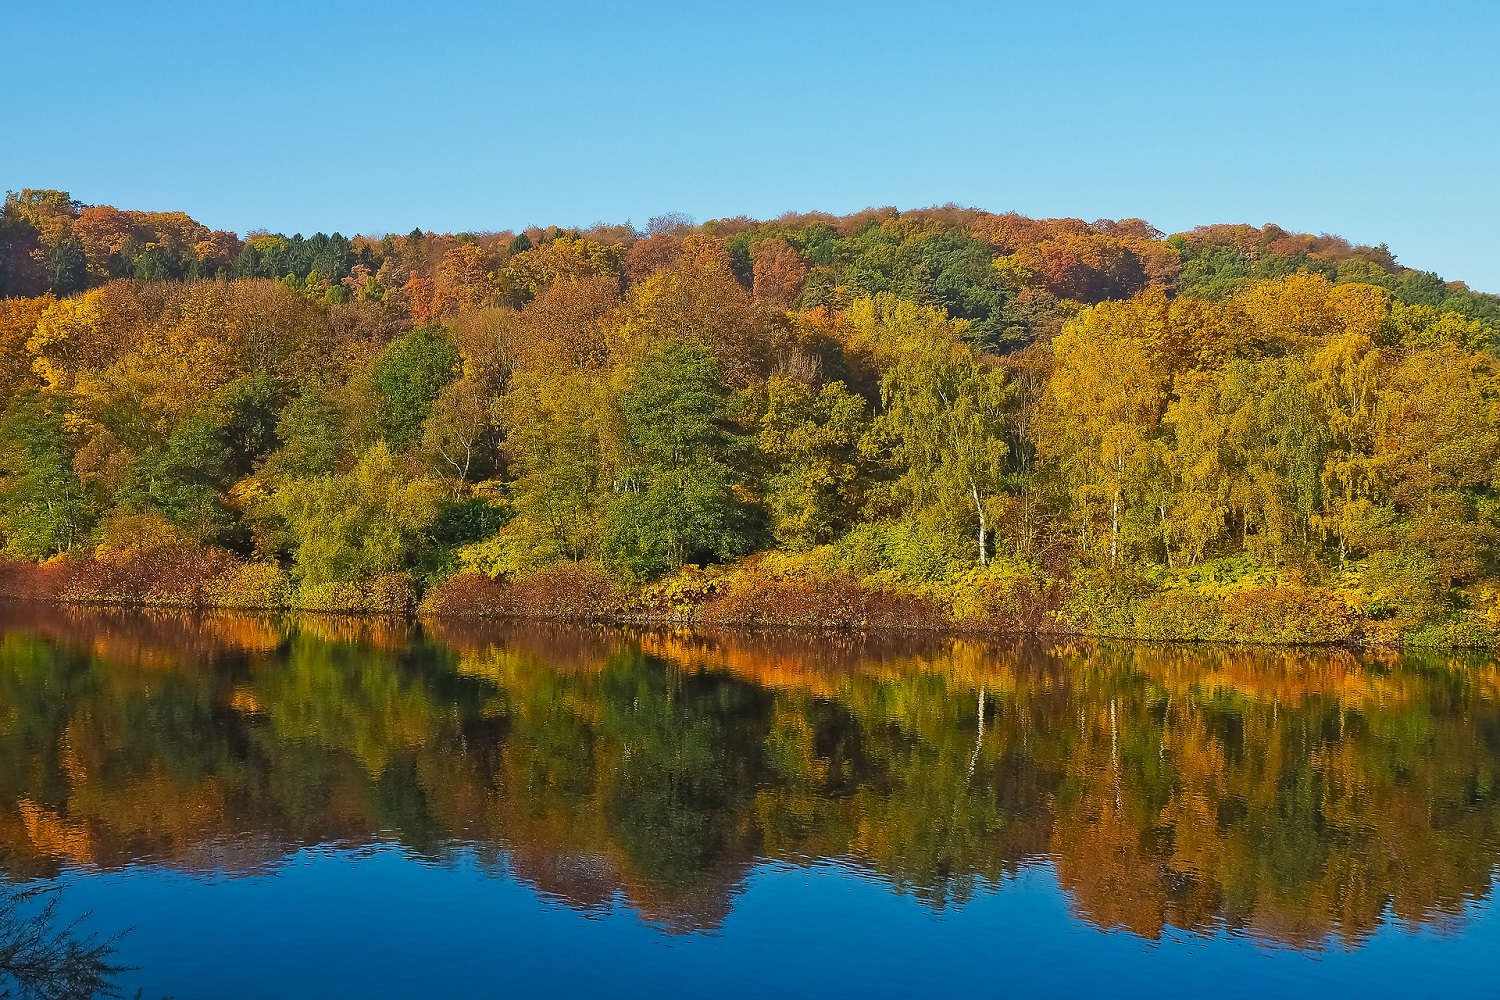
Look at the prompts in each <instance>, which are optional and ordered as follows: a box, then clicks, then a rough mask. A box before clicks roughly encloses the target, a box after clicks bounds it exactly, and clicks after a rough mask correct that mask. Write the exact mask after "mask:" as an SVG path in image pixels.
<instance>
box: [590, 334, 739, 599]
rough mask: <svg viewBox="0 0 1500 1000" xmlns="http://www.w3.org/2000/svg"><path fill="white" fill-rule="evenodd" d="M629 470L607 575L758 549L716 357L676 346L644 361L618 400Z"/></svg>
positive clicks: (613, 519)
mask: <svg viewBox="0 0 1500 1000" xmlns="http://www.w3.org/2000/svg"><path fill="white" fill-rule="evenodd" d="M620 410H621V416H622V418H623V422H624V431H625V445H626V449H627V455H628V459H627V465H626V468H625V471H624V474H623V476H622V486H621V489H620V491H619V492H618V493H617V494H616V495H615V496H614V497H613V498H611V502H610V506H609V508H608V512H607V518H608V521H607V525H606V528H605V534H604V538H603V542H602V550H603V554H604V557H605V561H606V563H607V564H609V565H610V566H612V567H614V568H616V569H618V570H622V571H625V572H628V573H630V574H633V575H635V576H637V577H641V578H650V577H653V576H656V575H658V574H660V573H662V572H664V571H665V570H667V569H670V568H672V567H674V566H680V565H682V564H683V563H687V562H702V561H712V560H717V559H730V558H734V557H735V556H739V555H744V554H746V553H748V552H750V551H752V550H753V548H754V545H755V541H756V535H757V534H758V528H759V525H758V523H757V519H756V517H755V516H754V514H753V512H752V511H751V510H750V509H749V507H748V505H747V504H746V503H745V502H744V501H743V500H742V499H741V496H740V494H739V492H738V491H737V489H736V488H737V487H739V486H740V485H741V484H740V473H739V472H737V470H736V469H735V467H734V465H733V464H732V460H733V457H734V455H735V454H736V453H737V452H739V451H741V450H743V449H744V448H745V447H746V444H745V442H744V441H743V440H742V439H741V437H740V436H739V435H738V434H736V433H735V432H734V430H733V429H732V428H731V427H730V426H729V392H728V389H727V388H726V387H725V386H724V384H723V382H722V381H721V380H720V378H719V374H718V363H717V362H716V361H715V359H714V357H713V355H712V354H710V353H709V352H708V351H706V350H705V349H703V348H701V347H697V346H695V345H690V344H684V343H681V342H674V343H671V344H668V345H667V346H666V347H664V348H662V349H661V350H660V351H657V352H654V353H652V354H650V355H648V356H647V357H645V358H643V359H642V361H641V363H640V364H639V365H638V366H637V368H636V371H635V373H634V377H633V379H632V382H631V386H630V388H629V389H628V390H626V392H625V393H624V394H623V395H622V397H621V401H620Z"/></svg>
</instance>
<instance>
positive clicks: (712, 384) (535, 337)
mask: <svg viewBox="0 0 1500 1000" xmlns="http://www.w3.org/2000/svg"><path fill="white" fill-rule="evenodd" d="M0 294H3V295H5V296H6V297H5V298H3V299H0V406H3V412H0V533H3V540H4V546H5V550H6V552H7V554H8V555H9V556H10V557H12V559H14V560H22V561H33V562H36V561H42V562H45V563H46V565H48V566H53V567H66V568H67V572H68V573H69V574H71V575H69V576H68V577H67V580H68V582H67V583H66V585H64V586H62V591H63V592H65V594H70V595H72V596H74V597H77V598H88V597H95V598H100V599H108V598H110V597H112V596H114V597H118V596H120V595H122V594H125V593H127V592H128V593H129V594H130V595H133V597H134V598H137V599H152V595H153V594H154V595H155V599H158V600H161V601H165V602H168V603H171V602H174V601H175V602H178V603H181V602H184V601H189V602H208V603H223V604H240V605H257V606H260V605H263V606H307V607H328V608H335V607H351V608H352V607H362V606H367V605H369V604H370V601H371V600H372V598H371V596H370V595H372V594H381V595H387V597H388V598H389V602H390V603H393V604H396V605H405V604H409V603H412V602H415V601H417V600H419V599H423V598H424V595H425V599H426V600H427V602H428V606H429V607H432V608H445V607H458V606H463V607H467V608H471V609H473V608H479V609H481V610H482V607H483V604H484V600H483V599H481V598H483V595H486V594H491V593H493V592H495V591H496V589H497V588H498V589H504V588H507V587H510V588H514V587H519V586H525V585H527V583H528V581H532V582H534V581H537V580H554V581H556V580H563V579H566V580H577V579H584V578H586V579H587V580H589V581H591V583H590V586H595V587H600V588H605V589H608V590H610V592H611V593H614V594H616V595H620V594H626V595H633V596H631V597H625V598H619V600H618V601H617V604H619V606H620V607H634V608H635V609H636V610H641V609H646V611H651V610H653V609H656V610H660V609H662V608H666V609H668V610H671V609H677V610H678V611H681V610H682V609H684V608H686V609H688V610H687V611H686V612H684V613H687V614H692V613H693V611H692V609H694V608H700V607H704V606H707V605H711V604H713V603H714V602H715V601H720V602H722V601H723V600H724V599H726V598H727V597H728V596H732V595H735V594H739V595H741V596H742V597H743V596H744V595H745V594H753V593H757V592H759V593H762V594H764V595H768V597H769V598H770V600H769V601H768V603H767V607H769V608H770V610H769V611H768V612H767V613H768V614H770V615H771V616H772V617H775V615H776V614H777V611H776V608H778V607H780V606H781V605H780V604H778V603H777V602H778V601H783V602H785V601H792V600H793V599H794V598H796V599H797V600H802V601H803V604H804V605H805V604H806V600H810V599H811V598H808V597H807V595H808V594H810V593H813V592H828V591H829V587H830V583H831V582H836V583H838V584H840V585H847V586H848V587H850V588H852V590H851V593H856V592H857V594H859V595H861V596H860V598H859V599H860V600H861V601H864V602H865V603H864V604H861V605H859V606H860V607H861V608H865V609H868V607H870V606H872V605H870V603H869V602H871V601H874V600H877V599H883V598H891V599H895V598H901V599H903V600H908V601H909V602H916V603H915V604H912V603H908V604H903V605H900V606H901V607H916V606H917V605H920V606H921V607H922V608H924V609H926V610H927V612H930V613H931V614H932V615H935V616H936V618H938V619H942V620H945V621H949V622H954V623H963V622H969V623H984V622H986V621H989V622H1002V621H1011V620H1012V619H1015V618H1016V617H1017V615H1018V614H1019V612H1018V611H1017V609H1018V608H1021V607H1023V606H1024V607H1030V608H1034V609H1039V613H1038V614H1037V615H1032V616H1031V617H1029V618H1027V621H1028V622H1029V623H1030V625H1031V627H1040V628H1053V629H1063V630H1072V631H1092V632H1098V633H1106V634H1120V635H1154V636H1163V637H1175V638H1221V637H1231V636H1232V635H1237V636H1238V637H1245V636H1244V635H1243V634H1241V633H1243V630H1244V628H1245V627H1249V628H1251V630H1252V631H1251V635H1250V637H1255V638H1266V639H1280V640H1293V639H1314V640H1319V639H1377V640H1391V641H1398V640H1399V641H1407V642H1429V643H1439V644H1444V643H1449V644H1451V643H1469V644H1488V643H1490V642H1492V641H1493V637H1494V634H1495V633H1494V625H1495V624H1496V623H1497V622H1500V611H1497V602H1496V597H1497V594H1500V590H1497V588H1496V586H1495V581H1496V579H1497V575H1500V574H1497V571H1496V566H1495V546H1496V541H1497V537H1500V536H1497V528H1500V521H1497V519H1496V504H1495V500H1496V497H1497V492H1496V469H1495V461H1496V458H1497V449H1500V414H1497V410H1496V400H1497V398H1500V383H1497V380H1496V379H1497V372H1496V368H1495V330H1496V328H1497V325H1500V298H1497V297H1496V296H1492V295H1485V294H1481V293H1477V292H1474V291H1472V290H1470V289H1468V288H1466V287H1465V286H1463V285H1462V284H1461V283H1457V282H1444V281H1442V280H1441V279H1440V278H1438V277H1437V276H1436V275H1433V274H1429V273H1424V272H1418V271H1413V270H1411V269H1408V268H1404V267H1402V266H1400V265H1399V264H1398V263H1397V262H1396V260H1395V258H1394V257H1393V256H1392V255H1391V253H1390V251H1389V250H1388V249H1387V248H1385V247H1373V248H1372V247H1359V246H1352V245H1350V244H1349V243H1347V242H1345V241H1343V240H1341V239H1338V238H1336V237H1331V236H1310V235H1305V234H1295V233H1289V232H1286V231H1285V230H1282V229H1279V228H1278V227H1275V226H1265V227H1260V228H1256V227H1251V226H1206V227H1201V228H1199V229H1195V230H1192V231H1189V232H1186V233H1181V234H1177V235H1174V236H1171V237H1167V236H1165V235H1164V234H1162V233H1160V232H1159V231H1157V230H1155V229H1153V228H1152V227H1151V226H1149V225H1148V224H1147V223H1145V222H1142V221H1141V220H1123V221H1111V220H1099V221H1096V222H1083V221H1081V220H1076V219H1041V220H1038V219H1028V218H1024V217H1021V216H1018V215H1014V214H1000V215H997V214H993V213H987V212H982V211H978V210H971V209H960V208H955V207H952V206H947V207H942V208H934V209H926V210H920V211H911V212H898V211H896V210H894V209H876V210H869V211H866V212H862V213H857V214H855V215H851V216H844V217H834V216H825V215H816V214H814V215H801V216H786V217H783V218H780V219H776V220H770V221H755V220H751V219H745V218H737V219H721V220H714V221H711V222H708V223H704V224H702V225H696V224H694V223H692V221H691V220H688V219H685V218H681V217H676V216H665V217H662V218H659V219H654V220H652V221H651V223H650V224H649V225H648V227H647V228H646V230H644V231H637V230H636V229H634V228H633V227H630V226H628V225H625V226H607V225H597V226H594V227H590V228H589V229H585V230H570V229H563V228H558V227H551V228H548V229H531V230H527V231H526V232H522V233H480V234H472V233H460V234H451V235H443V234H434V233H425V232H422V231H420V230H417V231H413V232H412V233H410V234H408V235H407V236H403V237H395V236H385V237H379V238H372V237H354V238H345V237H343V236H341V235H339V234H334V235H332V236H328V235H325V234H316V235H314V236H312V237H310V238H304V237H302V236H301V235H296V236H291V237H287V236H284V235H279V234H268V233H253V234H250V235H249V236H247V237H245V238H243V239H241V238H239V237H238V236H236V235H235V234H231V233H225V232H218V231H210V230H209V229H207V227H204V226H202V225H201V224H199V223H197V222H195V221H194V220H192V219H191V218H189V217H188V216H186V215H184V214H182V213H176V212H167V213H161V212H155V213H153V212H126V211H121V210H118V209H115V208H112V207H109V206H84V205H81V204H79V203H78V202H76V201H74V200H73V199H71V198H70V197H69V196H68V195H66V194H65V193H62V192H56V191H35V190H28V191H23V192H20V193H19V194H14V193H13V194H11V195H9V196H7V199H6V201H5V206H4V211H3V214H0ZM153 553H155V554H156V556H152V554H153ZM161 553H176V554H177V555H178V556H181V557H182V558H178V559H177V561H176V562H171V561H170V560H169V561H168V562H167V563H163V562H161V558H164V557H161V556H160V554H161ZM184 553H190V554H191V558H190V559H189V558H187V557H186V556H184V555H183V554H184ZM148 557H151V558H157V561H156V562H151V561H150V559H149V558H148ZM143 560H144V561H143ZM169 564H170V567H171V568H172V570H171V572H166V573H163V572H161V571H160V570H161V567H162V566H166V565H169ZM132 565H136V566H137V567H138V569H139V567H146V566H150V567H155V568H153V569H152V570H151V572H150V573H146V572H145V570H140V571H139V572H137V574H136V575H137V576H138V577H141V578H142V579H144V578H145V577H146V576H150V577H151V578H152V580H151V586H150V587H146V586H145V585H144V584H142V585H141V586H137V587H136V588H135V589H134V590H131V589H130V586H127V585H126V583H123V582H121V581H124V580H127V578H129V577H130V567H131V566H132ZM13 571H14V567H13ZM569 574H571V575H569ZM174 575H176V576H182V577H183V578H184V579H187V578H189V577H190V578H191V581H190V582H191V586H188V585H187V584H183V586H182V587H179V588H178V590H177V591H174V590H173V589H172V585H171V579H172V578H173V577H174ZM163 577H165V582H163V581H162V579H161V578H163ZM112 588H113V589H112ZM142 588H144V589H142ZM152 588H154V589H152ZM487 588H488V589H487ZM184 594H188V595H189V596H187V597H184V596H183V595H184ZM466 595H467V596H466ZM475 595H479V596H478V597H476V596H475ZM798 595H801V596H798ZM382 600H385V598H382ZM632 600H634V601H635V604H634V605H632V604H631V601H632ZM466 601H467V603H465V602H466ZM377 603H379V602H377ZM563 606H564V607H566V602H564V604H563ZM799 606H800V605H799ZM823 613H824V612H818V614H823ZM859 614H866V611H861V612H860V613H859ZM784 617H792V616H791V614H790V612H788V613H787V614H786V615H784ZM813 617H817V614H813ZM825 617H832V618H837V617H838V615H837V614H836V613H835V611H833V610H828V611H827V612H826V614H825ZM846 617H848V616H847V615H846ZM1022 617H1025V616H1022ZM858 618H859V615H858V614H856V615H854V616H853V619H851V621H852V620H854V619H858ZM840 621H841V622H842V621H843V620H842V619H840ZM855 623H856V624H857V621H855Z"/></svg>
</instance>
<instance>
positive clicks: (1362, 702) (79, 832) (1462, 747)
mask: <svg viewBox="0 0 1500 1000" xmlns="http://www.w3.org/2000/svg"><path fill="white" fill-rule="evenodd" d="M1496 678H1497V673H1496V669H1495V667H1494V665H1493V664H1492V663H1490V662H1488V661H1470V660H1461V659H1450V658H1442V659H1436V660H1433V659H1413V658H1405V659H1399V658H1396V657H1393V656H1390V655H1375V654H1354V653H1350V652H1343V651H1322V652H1305V651H1301V652H1299V651H1289V650H1278V651H1267V650H1211V651H1210V650H1202V649H1191V648H1185V647H1175V648H1159V647H1145V646H1098V645H1092V644H1087V645H1076V646H1062V647H1047V648H1044V647H1040V646H1036V645H1025V644H1021V645H1010V646H1005V645H999V646H996V645H989V644H982V643H969V642H962V641H941V642H935V641H931V640H912V639H900V640H893V641H889V642H882V641H875V640H868V639H861V638H858V637H847V636H846V637H840V638H837V639H834V640H823V639H812V638H807V637H797V636H793V635H787V634H759V635H756V634H750V635H723V636H711V635H710V636H694V637H683V636H678V635H672V634H663V633H649V632H648V633H634V634H632V633H626V632H619V631H603V630H591V629H567V628H550V627H540V626H501V625H493V626H483V627H477V628H472V627H464V628H454V627H448V626H440V627H435V628H434V630H432V631H429V632H426V633H424V632H422V630H420V629H411V628H408V627H404V626H399V625H391V624H381V623H375V622H357V621H350V620H336V619H327V620H324V619H316V620H310V619H294V620H286V621H276V620H263V619H236V618H211V619H208V620H206V621H203V622H193V621H190V620H187V619H181V618H158V619H153V620H147V619H144V618H142V617H141V616H133V615H123V616H101V615H79V614H70V613H68V612H63V611H57V610H54V609H25V614H24V616H23V617H21V618H20V619H19V620H18V623H17V624H16V625H15V626H13V627H11V628H9V629H8V630H7V632H6V635H5V637H4V639H3V640H0V854H3V858H0V860H3V862H4V863H5V864H7V865H8V866H9V867H10V868H11V870H12V871H16V872H24V873H29V874H33V875H45V874H48V873H49V872H51V871H53V870H55V869H56V867H57V866H58V865H60V864H62V863H64V862H70V861H71V862H75V863H89V864H98V865H118V864H123V863H126V862H127V861H131V860H134V859H138V858H143V857H144V858H154V859H158V860H161V861H164V862H166V863H170V864H175V865H179V866H183V867H188V868H210V869H219V870H253V869H255V868H256V867H258V866H260V865H263V864H267V863H274V862H275V860H276V859H278V858H279V857H281V856H283V855H284V854H285V852H287V851H288V850H290V849H292V848H294V847H295V846H297V845H301V844H306V843H316V842H325V841H330V840H348V841H354V842H359V841H368V840H369V839H371V838H374V837H379V836H395V837H398V838H399V839H400V840H401V842H402V843H403V844H405V845H406V846H407V847H408V848H409V849H411V850H414V851H417V852H420V853H423V854H426V855H429V856H432V857H437V858H441V857H444V856H445V855H446V853H447V852H448V851H449V850H450V849H451V845H452V844H453V843H454V842H455V841H462V842H468V843H473V844H475V845H476V848H477V850H478V851H479V853H480V855H481V857H482V858H483V857H489V856H492V855H493V854H494V852H495V851H497V850H503V851H505V852H506V866H507V867H508V869H509V870H510V871H511V872H512V873H513V874H515V875H516V877H518V878H521V879H523V880H525V881H527V882H528V883H529V884H531V885H533V886H534V887H535V888H536V889H537V890H538V891H540V892H543V893H545V894H547V895H549V896H552V897H555V898H558V899H561V900H564V901H568V902H570V903H571V904H573V905H578V906H580V907H583V908H586V909H598V908H602V907H607V906H610V905H613V903H614V901H615V900H616V899H617V898H619V897H620V896H623V898H625V899H627V900H629V901H630V902H631V903H632V904H633V905H634V906H636V907H637V908H638V909H639V910H641V911H642V912H643V913H644V914H645V915H646V916H648V917H650V918H652V919H655V920H659V921H662V922H664V923H666V924H668V925H669V926H673V927H690V926H703V925H712V924H714V923H717V921H718V920H720V919H722V917H723V916H724V915H725V914H726V913H727V912H728V909H729V907H730V905H731V904H732V899H733V896H734V894H735V893H736V892H737V891H738V890H737V886H738V885H739V884H740V883H741V881H742V879H743V877H744V875H745V873H746V872H747V871H748V870H749V869H750V868H751V866H752V865H753V864H754V863H755V862H756V861H757V859H759V858H761V857H772V858H777V859H785V860H790V861H793V862H794V863H795V862H799V861H801V860H803V859H818V858H841V859H847V860H848V861H850V862H851V863H853V864H856V865H858V866H860V867H862V868H864V869H866V870H869V871H871V872H873V873H875V874H877V875H878V876H880V877H882V878H885V879H887V880H889V881H890V882H892V883H893V884H894V885H895V886H897V887H899V888H900V889H902V890H903V891H908V892H911V893H913V894H915V895H916V896H918V897H919V898H921V899H923V900H925V901H927V902H928V903H929V905H932V906H945V905H948V904H950V903H956V902H962V901H963V900H964V899H965V898H966V897H967V896H968V895H969V894H970V893H971V892H972V891H973V888H974V886H975V885H976V884H977V883H978V882H981V881H994V880H998V879H1000V878H1002V877H1003V876H1005V875H1006V874H1007V873H1010V872H1013V871H1015V870H1017V869H1018V868H1020V867H1022V866H1024V865H1027V864H1032V863H1036V862H1038V861H1039V860H1040V859H1043V858H1050V859H1051V860H1052V863H1053V864H1054V865H1055V867H1056V871H1057V873H1058V877H1059V880H1060V882H1061V884H1062V885H1063V887H1064V889H1065V890H1066V891H1067V892H1068V893H1069V895H1070V897H1071V899H1072V900H1073V902H1074V906H1075V908H1076V909H1077V911H1078V912H1079V913H1080V914H1081V915H1082V916H1084V917H1085V918H1087V919H1088V920H1090V921H1092V922H1094V923H1096V924H1099V925H1103V926H1117V927H1124V928H1128V929H1130V930H1132V931H1134V932H1136V933H1139V934H1142V935H1146V936H1156V935H1158V934H1160V933H1161V931H1162V930H1163V929H1164V928H1165V927H1180V928H1188V929H1205V930H1210V929H1213V928H1215V927H1218V926H1221V925H1227V926H1230V927H1233V928H1238V929H1241V930H1243V931H1245V932H1247V933H1252V934H1255V935H1258V936H1262V937H1265V938H1267V939H1271V940H1277V941H1286V942H1291V943H1312V942H1318V941H1321V940H1322V939H1324V938H1325V937H1327V936H1328V935H1329V934H1336V935H1340V936H1342V937H1344V939H1346V940H1350V941H1353V940H1357V939H1358V938H1359V937H1360V936H1361V935H1363V934H1365V933H1367V932H1368V931H1370V930H1371V929H1373V928H1374V927H1376V926H1378V925H1379V924H1380V922H1381V921H1382V920H1383V919H1384V918H1385V915H1386V914H1387V912H1389V913H1390V914H1393V915H1394V916H1396V917H1398V918H1400V919H1403V920H1408V921H1413V922H1427V921H1438V920H1442V919H1444V918H1446V917H1447V916H1449V915H1453V914H1457V913H1460V912H1462V911H1463V909H1464V908H1465V906H1466V905H1467V904H1468V903H1469V902H1470V901H1472V900H1474V899H1477V898H1480V897H1483V896H1486V895H1487V894H1488V893H1489V892H1490V882H1491V872H1492V870H1493V867H1494V865H1495V861H1496V857H1497V853H1500V852H1497V846H1500V833H1497V821H1500V786H1497V782H1500V768H1497V764H1500V706H1497V704H1496V693H1497V683H1496ZM247 834H248V836H247Z"/></svg>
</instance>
